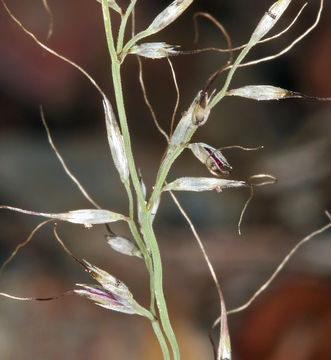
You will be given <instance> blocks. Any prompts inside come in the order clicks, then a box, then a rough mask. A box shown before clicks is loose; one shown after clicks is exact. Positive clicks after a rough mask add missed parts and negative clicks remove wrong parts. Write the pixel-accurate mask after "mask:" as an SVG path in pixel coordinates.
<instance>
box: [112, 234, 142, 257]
mask: <svg viewBox="0 0 331 360" xmlns="http://www.w3.org/2000/svg"><path fill="white" fill-rule="evenodd" d="M105 238H106V240H107V243H108V244H109V245H110V247H111V248H112V249H113V250H115V251H117V252H119V253H121V254H124V255H129V256H137V257H140V258H141V257H142V255H141V252H140V250H139V249H138V248H137V246H136V244H135V243H134V242H133V241H131V240H129V239H127V238H124V237H122V236H116V235H115V236H113V235H106V236H105Z"/></svg>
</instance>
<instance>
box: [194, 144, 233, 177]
mask: <svg viewBox="0 0 331 360" xmlns="http://www.w3.org/2000/svg"><path fill="white" fill-rule="evenodd" d="M187 147H188V148H189V149H191V150H192V152H193V154H194V155H195V156H196V157H197V158H198V159H199V160H200V161H201V162H202V163H203V164H205V165H206V167H207V169H208V170H209V171H210V172H211V173H212V174H213V175H216V176H228V175H229V174H230V172H231V170H232V167H231V165H230V164H229V163H228V161H227V160H226V158H225V157H224V155H223V154H222V153H221V151H220V150H217V149H215V148H213V147H212V146H209V145H207V144H204V143H192V144H189V145H188V146H187Z"/></svg>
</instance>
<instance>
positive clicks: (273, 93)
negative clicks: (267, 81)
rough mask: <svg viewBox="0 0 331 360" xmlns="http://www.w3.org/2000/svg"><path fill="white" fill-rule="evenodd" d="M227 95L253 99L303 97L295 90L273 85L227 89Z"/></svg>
mask: <svg viewBox="0 0 331 360" xmlns="http://www.w3.org/2000/svg"><path fill="white" fill-rule="evenodd" d="M226 95H227V96H240V97H244V98H247V99H252V100H258V101H260V100H262V101H268V100H280V99H285V98H294V97H302V96H300V94H298V93H295V92H293V91H289V90H285V89H282V88H279V87H276V86H271V85H247V86H243V87H241V88H238V89H231V90H229V91H227V93H226Z"/></svg>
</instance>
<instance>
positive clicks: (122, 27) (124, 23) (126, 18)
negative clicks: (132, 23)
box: [116, 0, 137, 54]
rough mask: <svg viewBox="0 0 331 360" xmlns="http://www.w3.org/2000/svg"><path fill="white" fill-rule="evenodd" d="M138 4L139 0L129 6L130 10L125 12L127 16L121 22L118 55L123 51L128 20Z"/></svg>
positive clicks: (133, 0)
mask: <svg viewBox="0 0 331 360" xmlns="http://www.w3.org/2000/svg"><path fill="white" fill-rule="evenodd" d="M136 2H137V0H132V1H131V3H130V5H129V6H128V8H127V9H126V11H125V14H124V15H123V16H122V21H121V25H120V29H119V31H118V37H117V47H116V49H117V53H118V54H119V53H120V52H121V51H122V48H123V40H124V33H125V28H126V24H127V22H128V18H129V16H130V14H131V13H132V10H133V9H134V7H135V5H136Z"/></svg>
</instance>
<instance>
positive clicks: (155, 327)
mask: <svg viewBox="0 0 331 360" xmlns="http://www.w3.org/2000/svg"><path fill="white" fill-rule="evenodd" d="M152 327H153V330H154V333H155V335H156V337H157V340H158V342H159V344H160V347H161V350H162V354H163V359H164V360H170V354H169V349H168V345H167V342H166V341H165V338H164V335H163V332H162V330H161V327H160V323H159V322H158V321H157V320H154V321H152Z"/></svg>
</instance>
